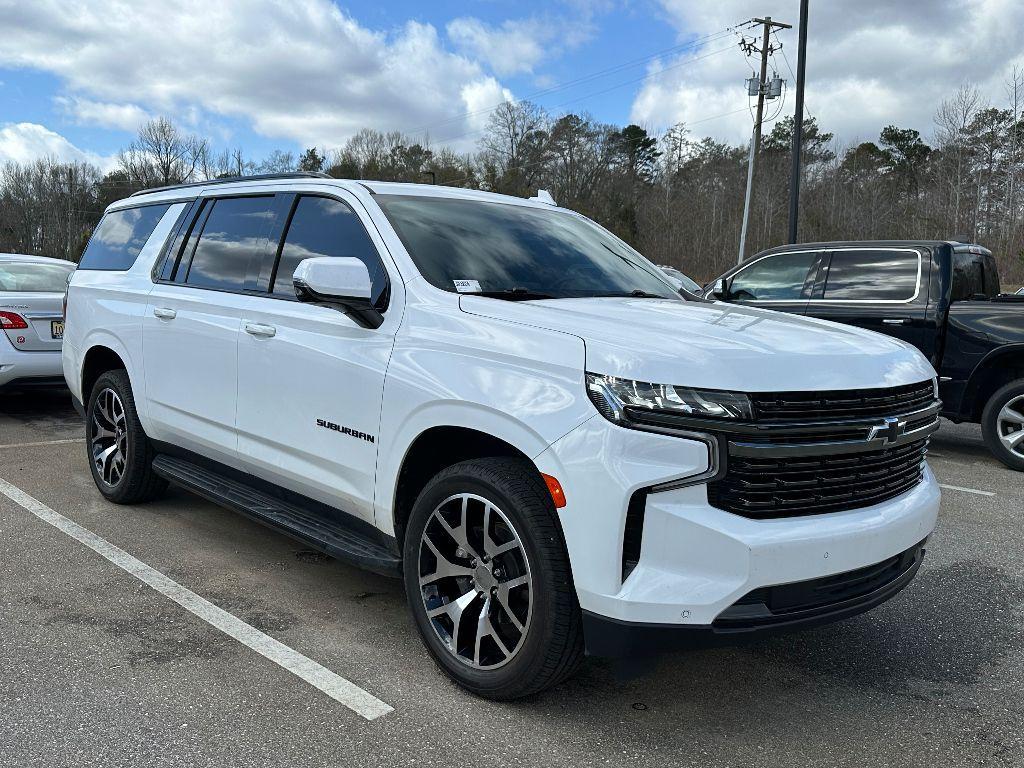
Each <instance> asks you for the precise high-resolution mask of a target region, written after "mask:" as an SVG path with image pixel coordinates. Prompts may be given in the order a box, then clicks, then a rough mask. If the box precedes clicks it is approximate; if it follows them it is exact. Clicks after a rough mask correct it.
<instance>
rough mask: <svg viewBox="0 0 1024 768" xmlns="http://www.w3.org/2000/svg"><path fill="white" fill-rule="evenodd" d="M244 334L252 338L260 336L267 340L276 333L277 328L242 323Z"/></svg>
mask: <svg viewBox="0 0 1024 768" xmlns="http://www.w3.org/2000/svg"><path fill="white" fill-rule="evenodd" d="M243 327H244V328H245V332H246V333H248V334H250V335H252V336H261V337H263V338H265V339H269V338H270V337H271V336H273V335H275V334H276V333H277V328H275V327H274V326H272V325H263V324H262V323H250V322H245V323H243Z"/></svg>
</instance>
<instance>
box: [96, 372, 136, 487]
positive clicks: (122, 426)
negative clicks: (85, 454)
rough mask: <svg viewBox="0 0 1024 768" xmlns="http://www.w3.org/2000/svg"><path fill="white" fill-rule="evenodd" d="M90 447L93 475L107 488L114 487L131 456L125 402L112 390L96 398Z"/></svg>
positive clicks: (105, 388)
mask: <svg viewBox="0 0 1024 768" xmlns="http://www.w3.org/2000/svg"><path fill="white" fill-rule="evenodd" d="M89 446H90V448H91V449H92V464H93V472H95V473H96V476H97V477H98V478H99V481H100V482H101V483H103V484H104V485H106V486H107V487H108V488H115V487H117V484H118V483H119V482H121V477H122V476H123V475H124V467H125V456H126V455H127V454H128V425H127V423H126V421H125V414H124V403H122V402H121V398H120V397H119V396H118V394H117V392H115V391H114V390H113V389H111V388H110V387H104V388H103V389H102V390H100V392H99V393H98V394H97V395H96V406H95V408H93V412H92V419H91V421H90V423H89Z"/></svg>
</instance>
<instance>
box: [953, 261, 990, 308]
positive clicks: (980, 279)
mask: <svg viewBox="0 0 1024 768" xmlns="http://www.w3.org/2000/svg"><path fill="white" fill-rule="evenodd" d="M984 292H985V277H984V274H983V271H982V264H981V258H980V257H978V256H975V255H974V254H971V253H954V254H953V290H952V295H951V297H950V298H951V300H952V301H967V300H968V299H970V298H971V296H973V295H974V294H976V293H984Z"/></svg>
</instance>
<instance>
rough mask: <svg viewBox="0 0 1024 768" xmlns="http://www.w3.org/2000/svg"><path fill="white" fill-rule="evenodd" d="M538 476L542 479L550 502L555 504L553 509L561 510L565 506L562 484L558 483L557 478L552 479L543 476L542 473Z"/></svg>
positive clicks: (548, 476)
mask: <svg viewBox="0 0 1024 768" xmlns="http://www.w3.org/2000/svg"><path fill="white" fill-rule="evenodd" d="M540 476H541V477H543V478H544V484H545V485H547V487H548V493H550V494H551V500H552V501H553V502H555V509H561V508H562V507H564V506H565V491H563V490H562V484H561V483H560V482H558V478H555V477H552V476H551V475H545V474H544V473H543V472H541V473H540Z"/></svg>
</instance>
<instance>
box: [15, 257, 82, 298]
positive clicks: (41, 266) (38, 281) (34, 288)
mask: <svg viewBox="0 0 1024 768" xmlns="http://www.w3.org/2000/svg"><path fill="white" fill-rule="evenodd" d="M74 269H75V265H74V264H72V263H71V262H70V261H69V262H68V263H67V264H66V265H65V264H46V263H44V262H38V261H37V262H32V261H0V292H15V293H21V292H25V293H63V292H64V288H65V287H66V286H67V282H68V275H70V274H71V273H72V272H73V271H74Z"/></svg>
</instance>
